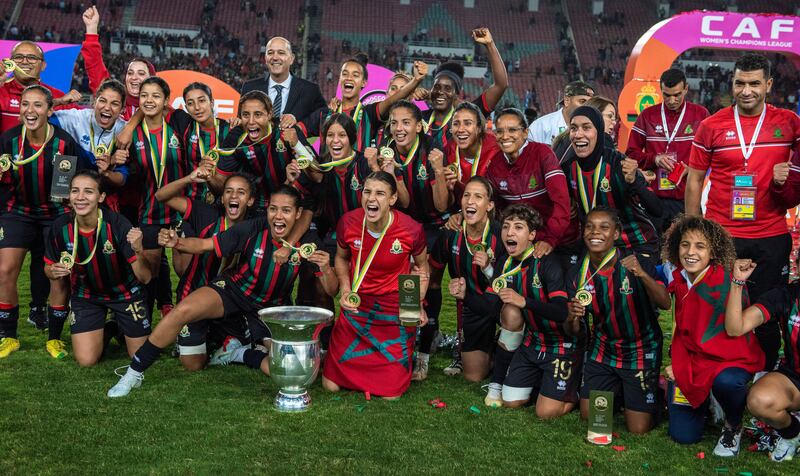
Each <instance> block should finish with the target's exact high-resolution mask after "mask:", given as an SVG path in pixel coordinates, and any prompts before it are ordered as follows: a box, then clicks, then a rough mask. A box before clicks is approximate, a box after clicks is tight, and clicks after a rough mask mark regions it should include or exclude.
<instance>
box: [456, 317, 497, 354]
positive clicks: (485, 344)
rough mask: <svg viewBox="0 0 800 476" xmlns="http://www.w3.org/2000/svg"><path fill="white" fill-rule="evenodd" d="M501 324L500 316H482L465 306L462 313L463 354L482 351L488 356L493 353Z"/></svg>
mask: <svg viewBox="0 0 800 476" xmlns="http://www.w3.org/2000/svg"><path fill="white" fill-rule="evenodd" d="M499 324H500V315H499V314H497V315H495V316H481V315H479V314H477V313H475V312H473V311H472V310H471V309H470V308H469V307H467V306H463V312H462V313H461V329H462V332H463V336H464V341H463V342H462V343H461V352H472V351H475V350H480V351H483V352H486V353H487V354H488V353H489V352H491V351H492V349H493V348H494V343H495V335H496V334H497V326H498V325H499Z"/></svg>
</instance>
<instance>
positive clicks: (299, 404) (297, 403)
mask: <svg viewBox="0 0 800 476" xmlns="http://www.w3.org/2000/svg"><path fill="white" fill-rule="evenodd" d="M310 406H311V395H309V394H308V392H303V393H283V392H282V391H279V392H278V395H276V396H275V410H277V411H279V412H287V413H292V412H304V411H306V410H308V407H310Z"/></svg>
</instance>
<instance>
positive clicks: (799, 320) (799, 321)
mask: <svg viewBox="0 0 800 476" xmlns="http://www.w3.org/2000/svg"><path fill="white" fill-rule="evenodd" d="M787 324H788V326H787V327H800V315H798V314H792V315H791V316H789V321H788V322H787Z"/></svg>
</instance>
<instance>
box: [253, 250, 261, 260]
mask: <svg viewBox="0 0 800 476" xmlns="http://www.w3.org/2000/svg"><path fill="white" fill-rule="evenodd" d="M253 256H255V257H256V258H258V259H261V258H263V257H264V250H262V249H261V248H256V249H255V250H254V251H253Z"/></svg>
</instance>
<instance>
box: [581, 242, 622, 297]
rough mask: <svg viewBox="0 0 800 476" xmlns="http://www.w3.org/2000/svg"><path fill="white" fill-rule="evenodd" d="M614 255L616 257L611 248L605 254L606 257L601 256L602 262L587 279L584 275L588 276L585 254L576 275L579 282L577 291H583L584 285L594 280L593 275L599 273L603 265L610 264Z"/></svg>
mask: <svg viewBox="0 0 800 476" xmlns="http://www.w3.org/2000/svg"><path fill="white" fill-rule="evenodd" d="M616 255H617V249H616V248H611V249H610V250H609V251H608V253H606V255H605V256H603V259H602V261H600V264H599V265H598V266H597V269H596V270H595V271H594V273H592V275H591V276H589V277H588V278H587V277H586V275H587V274H589V263H590V260H589V253H586V256H584V257H583V262H582V263H581V268H580V271H579V274H578V275H579V276H580V281H578V289H584V288H585V287H586V283H588V282H589V281H591V280H592V278H594V277H595V275H596V274H597V273H599V272H600V270H601V269H603V267H605V265H607V264H608V263H610V262H611V260H613V259H614V257H615V256H616Z"/></svg>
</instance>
